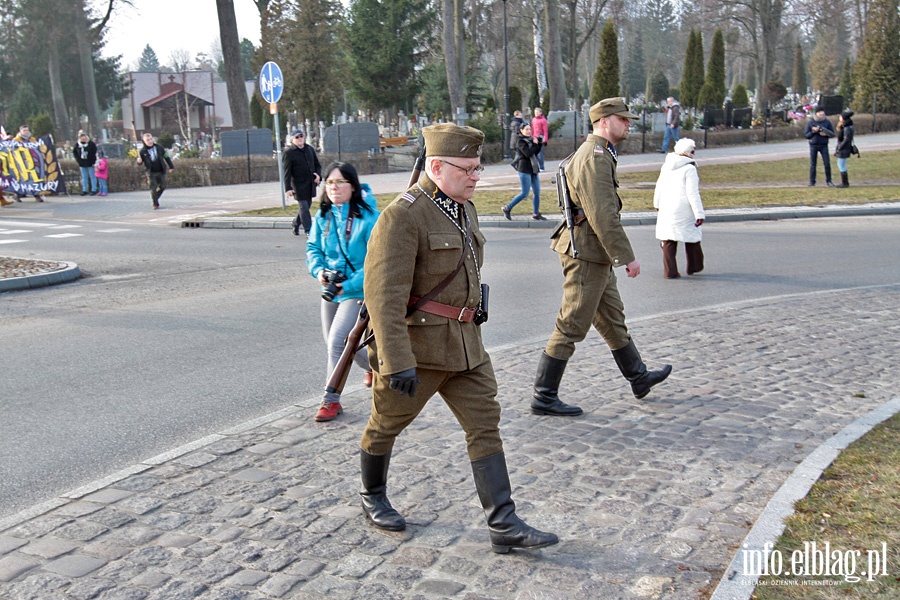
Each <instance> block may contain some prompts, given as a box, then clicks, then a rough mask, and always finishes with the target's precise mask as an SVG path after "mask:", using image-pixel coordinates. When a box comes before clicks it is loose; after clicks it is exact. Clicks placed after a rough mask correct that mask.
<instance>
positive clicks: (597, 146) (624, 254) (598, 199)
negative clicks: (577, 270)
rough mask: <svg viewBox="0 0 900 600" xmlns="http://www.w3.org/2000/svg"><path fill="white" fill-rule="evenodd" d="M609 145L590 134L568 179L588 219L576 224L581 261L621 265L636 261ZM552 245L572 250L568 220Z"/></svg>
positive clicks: (574, 198)
mask: <svg viewBox="0 0 900 600" xmlns="http://www.w3.org/2000/svg"><path fill="white" fill-rule="evenodd" d="M608 144H609V142H608V141H607V140H605V139H604V138H602V137H600V136H597V135H594V134H590V135H588V137H587V139H586V140H585V142H584V143H583V144H582V145H581V147H579V148H578V150H577V151H576V152H575V155H574V156H573V157H572V159H571V160H570V161H569V164H568V165H566V179H567V182H568V186H569V194H570V196H571V197H572V202H573V203H575V205H577V206H578V207H579V208H581V209H582V210H583V211H584V216H585V217H586V219H587V222H583V223H581V224H580V225H578V226H577V227H575V247H576V248H577V249H578V258H579V260H586V261H589V262H594V263H600V264H608V265H612V266H613V267H621V266H624V265H627V264H628V263H630V262H632V261H633V260H634V251H632V249H631V242H629V241H628V237H627V236H626V235H625V229H624V228H623V227H622V222H621V217H620V213H621V211H622V200H621V199H619V193H618V188H619V180H618V177H617V176H616V159H615V157H613V155H612V152H611V151H610V150H609V149H608V148H607V145H608ZM551 248H553V249H554V250H555V251H556V252H558V253H559V254H568V253H569V251H570V248H571V238H570V236H569V230H568V229H567V228H566V227H565V223H564V222H563V223H562V224H561V226H560V227H558V228H557V229H556V231H555V232H554V234H553V243H552V244H551Z"/></svg>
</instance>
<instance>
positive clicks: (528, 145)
mask: <svg viewBox="0 0 900 600" xmlns="http://www.w3.org/2000/svg"><path fill="white" fill-rule="evenodd" d="M516 136H517V137H518V141H517V142H516V158H515V160H514V161H513V168H514V169H515V170H516V171H518V172H519V183H520V184H521V186H522V191H521V192H520V193H519V195H518V196H516V197H515V198H513V199H512V200H510V201H509V204H507V205H505V206H501V207H500V210H501V211H502V212H503V216H505V217H506V220H507V221H512V215H511V214H510V213H512V209H513V208H515V206H516V204H518V203H519V202H521V201H522V200H524V199H525V198H527V197H528V194H529V192H532V191H533V192H534V197H533V198H532V207H533V208H534V211H533V212H532V213H531V218H532V219H534V220H535V221H546V220H547V218H546V217H544V216H543V215H541V177H540V175H541V168H540V167H539V166H538V153H540V151H541V147H542V146H541V142H542V141H543V140H539V141H538V142H535V141H534V139H533V138H532V137H531V125H529V124H528V123H523V124H522V127H521V128H520V129H519V132H518V133H517V134H516Z"/></svg>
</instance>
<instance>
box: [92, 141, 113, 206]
mask: <svg viewBox="0 0 900 600" xmlns="http://www.w3.org/2000/svg"><path fill="white" fill-rule="evenodd" d="M94 175H96V176H97V186H98V189H99V190H100V191H99V193H98V194H97V195H98V196H106V195H107V194H108V193H109V186H108V185H107V181H106V180H107V179H108V178H109V160H107V158H106V154H105V153H104V152H103V150H98V151H97V164H96V165H95V166H94Z"/></svg>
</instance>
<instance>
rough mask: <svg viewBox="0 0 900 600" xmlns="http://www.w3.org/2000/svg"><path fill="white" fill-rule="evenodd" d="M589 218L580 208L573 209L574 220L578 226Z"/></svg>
mask: <svg viewBox="0 0 900 600" xmlns="http://www.w3.org/2000/svg"><path fill="white" fill-rule="evenodd" d="M586 220H587V216H585V214H584V211H583V210H581V209H580V208H573V209H572V222H573V224H574V225H575V226H576V227H577V226H578V225H581V224H582V223H583V222H584V221H586Z"/></svg>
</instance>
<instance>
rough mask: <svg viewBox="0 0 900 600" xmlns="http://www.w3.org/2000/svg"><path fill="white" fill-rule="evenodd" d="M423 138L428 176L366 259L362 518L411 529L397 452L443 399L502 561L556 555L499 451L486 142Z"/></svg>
mask: <svg viewBox="0 0 900 600" xmlns="http://www.w3.org/2000/svg"><path fill="white" fill-rule="evenodd" d="M422 135H423V136H424V138H425V145H426V149H427V151H426V159H425V173H424V174H423V175H422V176H421V177H420V178H419V180H418V183H416V184H415V185H414V186H413V187H411V188H410V189H409V190H407V191H406V193H404V194H402V195H401V196H399V197H398V198H396V199H395V200H394V202H393V203H392V204H391V205H389V206H388V207H387V208H386V209H385V211H384V212H383V213H382V215H381V218H380V219H379V220H378V222H377V223H376V224H375V228H374V230H373V231H372V237H371V239H370V241H369V250H368V254H367V256H366V265H365V270H366V279H365V284H364V291H365V297H366V305H367V307H368V311H369V315H370V318H371V321H370V327H371V331H372V333H374V335H375V341H374V342H373V343H372V345H371V346H370V349H369V360H370V363H371V365H372V369H373V370H374V372H375V378H374V385H373V388H372V390H373V401H372V414H371V417H370V418H369V422H368V424H367V425H366V428H365V431H364V432H363V435H362V440H361V442H360V446H361V451H360V466H361V469H362V488H363V489H362V491H361V492H360V495H361V496H362V506H363V511H364V513H365V515H366V517H367V518H369V519H370V520H371V521H372V522H373V523H374V524H375V525H376V526H378V527H380V528H382V529H387V530H391V531H399V530H402V529H404V528H405V527H406V521H405V520H404V518H403V517H402V516H401V515H400V513H398V512H397V511H396V510H395V509H394V508H393V507H392V506H391V503H390V502H389V500H388V498H387V494H386V487H387V474H388V466H389V463H390V458H391V451H392V449H393V446H394V440H395V438H396V437H397V436H398V435H399V434H400V432H401V431H403V429H404V428H405V427H406V426H407V425H409V424H410V423H412V421H413V420H414V419H415V418H416V416H417V415H418V414H419V412H420V411H421V410H422V409H423V408H424V406H425V404H426V402H428V400H429V398H431V397H432V396H433V395H434V394H436V393H437V394H440V396H441V398H443V400H444V402H446V403H447V405H448V406H449V407H450V410H451V411H452V412H453V414H454V416H455V417H456V419H457V421H459V424H460V425H461V426H462V428H463V430H464V431H465V432H466V443H467V447H468V454H469V459H470V461H471V463H472V472H473V475H474V479H475V487H476V488H477V490H478V497H479V499H480V500H481V504H482V506H483V508H484V511H485V515H486V517H487V522H488V527H489V529H490V538H491V547H492V549H493V551H494V552H497V553H501V554H502V553H506V552H509V550H510V548H541V547H544V546H549V545H551V544H556V543H557V542H558V541H559V540H558V538H557V536H556V535H555V534H552V533H544V532H542V531H538V530H537V529H534V528H533V527H530V526H529V525H527V524H526V523H524V522H523V521H522V520H521V519H520V518H519V517H518V516H517V515H516V512H515V503H514V502H513V500H512V498H511V497H510V482H509V474H508V471H507V467H506V458H505V456H504V453H503V443H502V441H501V439H500V428H499V423H500V405H499V403H498V402H497V400H496V395H497V381H496V379H495V377H494V370H493V367H492V366H491V359H490V357H489V356H488V354H487V353H486V352H485V350H484V345H483V343H482V339H481V329H480V325H481V323H483V322H484V321H486V320H487V303H486V301H487V298H486V295H487V290H486V289H484V290H483V289H482V288H483V287H484V288H486V286H482V285H481V273H480V269H481V265H482V262H483V249H484V241H485V240H484V236H482V234H481V232H480V231H479V229H478V215H477V214H476V212H475V207H474V206H473V205H472V204H471V203H470V202H468V201H469V200H470V199H471V198H472V195H473V194H474V192H475V185H476V184H477V183H478V180H479V178H480V173H481V171H482V170H483V167H482V166H481V150H482V144H483V142H484V134H483V133H482V132H481V131H479V130H477V129H473V128H471V127H459V126H457V125H452V124H441V125H434V126H431V127H426V128H425V129H424V130H423V131H422Z"/></svg>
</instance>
